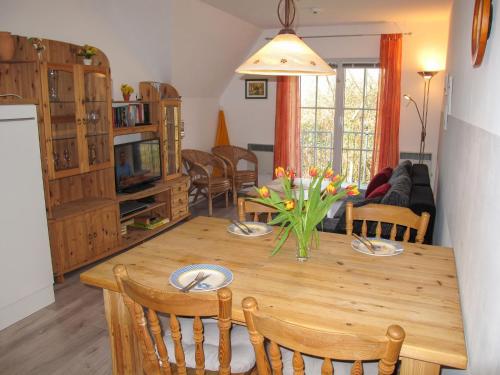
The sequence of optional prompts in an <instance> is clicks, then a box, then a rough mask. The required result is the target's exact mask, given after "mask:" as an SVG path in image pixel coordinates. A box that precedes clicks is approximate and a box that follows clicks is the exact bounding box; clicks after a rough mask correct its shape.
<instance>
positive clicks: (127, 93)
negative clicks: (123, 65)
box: [120, 83, 134, 102]
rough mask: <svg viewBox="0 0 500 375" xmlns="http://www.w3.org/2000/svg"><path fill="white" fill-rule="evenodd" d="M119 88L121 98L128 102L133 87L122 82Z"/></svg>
mask: <svg viewBox="0 0 500 375" xmlns="http://www.w3.org/2000/svg"><path fill="white" fill-rule="evenodd" d="M120 90H122V95H123V100H125V101H126V102H128V101H129V100H130V94H132V93H133V92H134V88H133V87H132V86H130V85H129V84H127V83H124V84H122V85H121V86H120Z"/></svg>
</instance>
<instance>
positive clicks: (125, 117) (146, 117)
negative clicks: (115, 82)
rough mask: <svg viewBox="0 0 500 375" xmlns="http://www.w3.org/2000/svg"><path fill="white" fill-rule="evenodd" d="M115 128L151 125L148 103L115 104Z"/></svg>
mask: <svg viewBox="0 0 500 375" xmlns="http://www.w3.org/2000/svg"><path fill="white" fill-rule="evenodd" d="M112 107H113V127H115V128H128V127H132V126H141V125H148V124H150V123H151V117H150V112H149V104H148V103H113V105H112Z"/></svg>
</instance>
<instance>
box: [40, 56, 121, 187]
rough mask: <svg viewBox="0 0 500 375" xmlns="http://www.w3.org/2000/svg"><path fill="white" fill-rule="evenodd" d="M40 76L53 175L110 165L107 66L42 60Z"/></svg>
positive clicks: (63, 174)
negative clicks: (43, 61)
mask: <svg viewBox="0 0 500 375" xmlns="http://www.w3.org/2000/svg"><path fill="white" fill-rule="evenodd" d="M41 75H42V89H43V99H44V100H43V101H44V105H43V116H44V124H45V134H46V149H47V156H48V173H49V179H57V178H62V177H68V176H73V175H77V174H81V173H86V172H89V171H95V170H99V169H104V168H110V167H112V166H113V153H112V148H113V137H112V135H111V134H112V133H111V131H112V125H111V112H110V111H111V109H110V107H111V106H110V104H111V91H110V79H109V69H108V68H104V67H94V66H85V65H76V64H52V63H48V64H47V63H42V73H41ZM44 78H46V79H44Z"/></svg>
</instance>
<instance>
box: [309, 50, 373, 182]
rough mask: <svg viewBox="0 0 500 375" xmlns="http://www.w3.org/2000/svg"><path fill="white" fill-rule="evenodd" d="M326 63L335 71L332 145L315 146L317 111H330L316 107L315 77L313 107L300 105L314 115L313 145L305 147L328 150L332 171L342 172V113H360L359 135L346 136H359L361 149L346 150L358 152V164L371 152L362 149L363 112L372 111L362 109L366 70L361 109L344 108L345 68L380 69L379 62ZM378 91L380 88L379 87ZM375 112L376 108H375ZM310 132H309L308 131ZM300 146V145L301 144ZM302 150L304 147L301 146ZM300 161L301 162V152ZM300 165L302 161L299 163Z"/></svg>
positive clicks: (331, 61) (364, 148) (359, 60)
mask: <svg viewBox="0 0 500 375" xmlns="http://www.w3.org/2000/svg"><path fill="white" fill-rule="evenodd" d="M326 61H327V63H328V64H329V65H330V66H331V67H332V68H333V69H335V70H336V73H337V74H336V87H335V103H334V106H335V107H334V108H333V109H334V111H335V112H334V119H333V121H334V122H333V135H332V136H333V145H332V147H324V146H318V145H317V134H318V131H317V130H316V129H317V125H318V124H317V116H318V113H317V112H318V109H332V108H330V107H328V108H327V107H318V81H317V77H316V90H315V100H314V105H315V106H314V107H302V104H301V109H302V108H304V109H314V110H315V114H314V123H315V124H314V145H313V146H312V147H311V146H306V147H307V148H314V149H315V151H316V150H320V149H328V150H330V155H331V156H330V157H331V160H333V169H334V170H336V171H341V173H343V172H344V171H342V156H343V152H344V133H345V132H344V111H345V110H346V109H347V110H359V111H362V112H363V113H362V116H363V119H362V129H361V133H360V132H347V133H348V134H361V148H359V149H348V150H353V151H358V152H360V161H359V162H360V164H361V163H362V160H363V153H365V154H366V153H367V152H369V151H372V150H368V149H366V147H364V144H363V142H364V135H365V134H364V131H363V130H364V111H365V110H372V109H366V108H365V107H364V104H365V92H366V70H365V79H364V86H363V108H345V78H346V74H345V73H346V72H345V69H346V68H365V69H366V68H380V61H379V59H336V60H332V59H328V60H326ZM379 89H380V86H379ZM375 111H376V108H375ZM309 132H311V131H309ZM301 140H302V130H301ZM301 146H302V144H301ZM302 148H304V146H302ZM301 160H302V150H301ZM314 160H316V153H315V156H314ZM301 163H302V161H301ZM359 172H360V176H359V177H362V175H361V173H362V169H361V168H359ZM358 185H361V180H360V179H359V181H358Z"/></svg>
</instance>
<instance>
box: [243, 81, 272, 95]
mask: <svg viewBox="0 0 500 375" xmlns="http://www.w3.org/2000/svg"><path fill="white" fill-rule="evenodd" d="M245 99H267V79H245Z"/></svg>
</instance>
